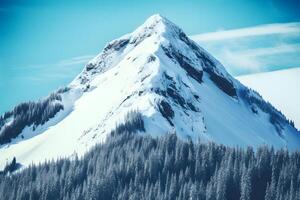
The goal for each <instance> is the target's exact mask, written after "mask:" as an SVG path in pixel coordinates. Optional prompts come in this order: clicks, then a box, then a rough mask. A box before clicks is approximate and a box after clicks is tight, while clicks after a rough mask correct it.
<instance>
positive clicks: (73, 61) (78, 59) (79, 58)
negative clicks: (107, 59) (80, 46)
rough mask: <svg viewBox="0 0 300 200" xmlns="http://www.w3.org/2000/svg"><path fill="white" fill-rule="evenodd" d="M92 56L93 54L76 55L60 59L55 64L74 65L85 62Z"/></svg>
mask: <svg viewBox="0 0 300 200" xmlns="http://www.w3.org/2000/svg"><path fill="white" fill-rule="evenodd" d="M93 57H95V55H84V56H77V57H73V58H69V59H65V60H61V61H59V62H58V63H57V65H60V66H68V65H75V64H86V63H87V62H88V61H90V60H91V59H92V58H93Z"/></svg>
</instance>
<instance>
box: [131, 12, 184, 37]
mask: <svg viewBox="0 0 300 200" xmlns="http://www.w3.org/2000/svg"><path fill="white" fill-rule="evenodd" d="M174 31H175V32H176V33H178V32H182V31H181V29H180V28H179V27H178V26H177V25H176V24H174V23H173V22H171V21H170V20H168V19H167V18H165V17H163V16H161V15H160V14H154V15H152V16H150V17H149V18H148V19H147V20H146V21H145V22H144V23H143V24H142V25H141V26H140V27H138V28H137V29H136V30H135V31H134V32H133V33H132V34H133V35H140V34H142V33H145V32H146V33H148V35H149V34H150V35H152V34H157V35H160V34H163V33H166V32H167V33H170V32H174Z"/></svg>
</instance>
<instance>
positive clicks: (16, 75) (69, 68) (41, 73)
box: [9, 55, 94, 82]
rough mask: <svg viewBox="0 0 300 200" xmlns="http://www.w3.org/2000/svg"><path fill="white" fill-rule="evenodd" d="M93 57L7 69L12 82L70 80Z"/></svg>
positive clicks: (79, 57)
mask: <svg viewBox="0 0 300 200" xmlns="http://www.w3.org/2000/svg"><path fill="white" fill-rule="evenodd" d="M93 57H94V55H83V56H76V57H72V58H67V59H63V60H60V61H57V62H55V63H49V64H39V65H28V66H14V67H9V70H11V72H10V74H11V75H12V79H14V80H20V79H24V80H30V81H35V82H47V81H52V80H57V79H61V80H63V79H66V80H72V79H73V78H74V77H75V76H76V75H77V74H78V73H79V72H80V71H81V70H82V69H83V67H84V65H85V64H86V63H88V61H89V60H91V59H92V58H93Z"/></svg>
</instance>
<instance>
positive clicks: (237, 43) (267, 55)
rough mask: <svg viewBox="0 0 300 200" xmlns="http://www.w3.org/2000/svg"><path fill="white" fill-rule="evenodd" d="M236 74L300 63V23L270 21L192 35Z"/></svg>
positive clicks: (292, 65)
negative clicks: (274, 22)
mask: <svg viewBox="0 0 300 200" xmlns="http://www.w3.org/2000/svg"><path fill="white" fill-rule="evenodd" d="M191 38H192V39H193V40H195V41H196V42H197V43H198V44H199V45H201V46H203V47H204V48H205V49H206V50H208V51H209V52H210V53H211V54H212V55H213V56H215V57H216V58H217V59H218V60H220V62H221V63H223V65H224V66H225V67H226V68H227V70H228V71H229V72H230V73H232V74H233V75H241V74H251V73H257V72H262V71H273V70H277V69H285V68H291V67H297V66H299V65H300V23H285V24H266V25H261V26H256V27H248V28H243V29H235V30H225V31H217V32H212V33H204V34H201V35H195V36H191Z"/></svg>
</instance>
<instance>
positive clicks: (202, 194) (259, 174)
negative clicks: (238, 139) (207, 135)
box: [0, 133, 300, 200]
mask: <svg viewBox="0 0 300 200" xmlns="http://www.w3.org/2000/svg"><path fill="white" fill-rule="evenodd" d="M299 166H300V153H299V152H295V153H288V152H287V151H285V150H279V151H275V150H273V149H272V148H267V147H261V148H259V149H258V150H257V151H256V152H254V151H253V149H252V148H248V149H244V150H243V149H239V148H229V147H225V146H222V145H217V144H214V143H210V144H200V143H193V142H192V141H182V140H180V139H178V138H177V136H176V135H175V134H167V135H166V136H164V137H161V138H156V139H155V138H150V137H143V136H140V135H136V134H129V133H122V134H114V136H112V137H110V138H108V140H107V142H106V143H103V144H99V145H97V146H96V147H94V148H93V149H92V150H91V151H90V152H89V153H87V154H86V155H85V156H84V157H83V158H82V159H78V158H77V157H75V158H72V159H71V160H70V159H60V160H57V161H48V162H46V163H44V164H41V165H32V166H30V167H28V168H26V169H24V170H22V171H21V172H17V173H15V174H13V175H5V176H4V175H2V176H1V177H0V195H1V199H7V200H9V199H13V200H18V199H30V200H33V199H49V200H50V199H51V200H52V199H88V200H91V199H170V200H171V199H172V200H173V199H200V200H201V199H203V200H204V199H205V200H220V199H228V200H235V199H236V200H248V199H249V200H250V199H253V200H260V199H266V200H281V199H282V200H283V199H287V200H297V199H300V167H299Z"/></svg>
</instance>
